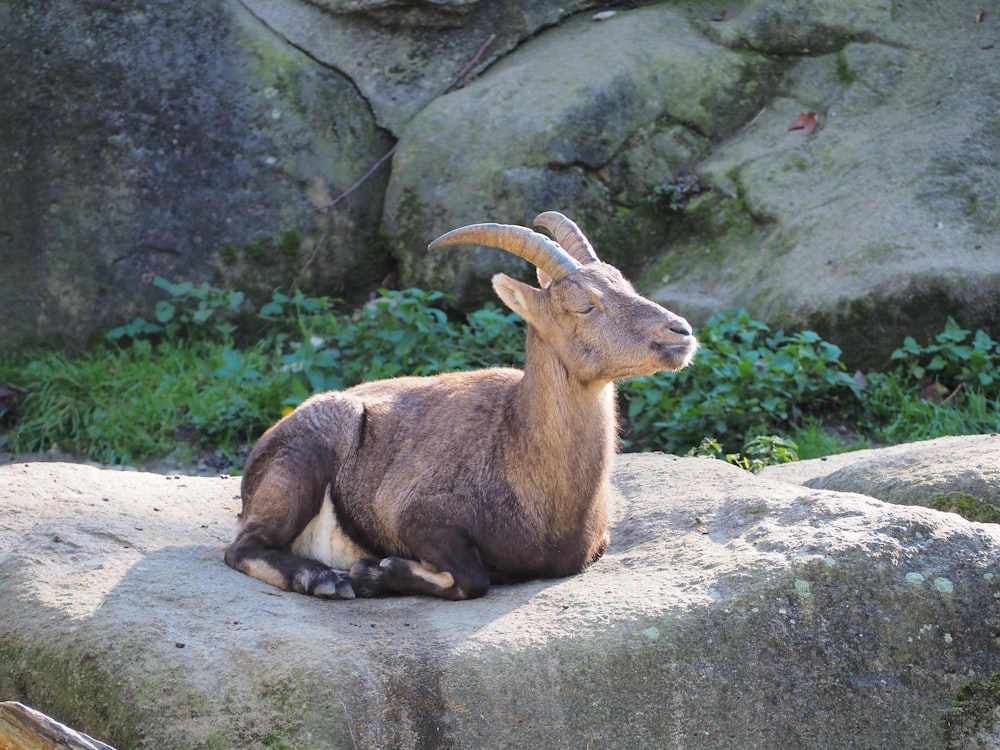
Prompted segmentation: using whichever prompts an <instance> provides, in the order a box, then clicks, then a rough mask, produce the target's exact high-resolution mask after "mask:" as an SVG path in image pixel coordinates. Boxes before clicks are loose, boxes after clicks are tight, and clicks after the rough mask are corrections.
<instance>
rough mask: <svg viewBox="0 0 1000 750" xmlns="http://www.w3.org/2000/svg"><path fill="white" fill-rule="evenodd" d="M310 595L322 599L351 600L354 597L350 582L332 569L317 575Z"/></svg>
mask: <svg viewBox="0 0 1000 750" xmlns="http://www.w3.org/2000/svg"><path fill="white" fill-rule="evenodd" d="M310 593H312V595H313V596H318V597H320V598H322V599H353V598H354V597H355V596H356V594H355V592H354V586H353V585H352V584H351V580H350V579H349V578H348V577H347V576H345V575H343V574H342V573H339V572H338V571H336V570H333V569H330V570H326V571H324V572H323V573H321V574H320V575H319V577H318V579H317V580H316V585H315V586H314V587H313V590H312V591H311V592H310Z"/></svg>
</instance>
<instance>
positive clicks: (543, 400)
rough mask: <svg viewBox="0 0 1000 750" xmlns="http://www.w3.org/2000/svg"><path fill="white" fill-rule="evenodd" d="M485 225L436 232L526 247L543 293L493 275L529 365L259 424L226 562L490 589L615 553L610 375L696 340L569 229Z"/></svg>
mask: <svg viewBox="0 0 1000 750" xmlns="http://www.w3.org/2000/svg"><path fill="white" fill-rule="evenodd" d="M535 224H536V225H537V226H543V227H545V228H546V229H548V230H549V231H550V232H551V233H552V234H553V236H554V237H555V238H556V240H557V241H558V244H557V242H553V241H552V240H551V239H549V238H548V237H546V236H544V235H542V234H540V233H537V232H534V231H532V230H530V229H527V228H525V227H518V226H511V225H497V224H477V225H472V226H468V227H463V228H461V229H456V230H454V231H452V232H448V233H447V234H445V235H442V236H441V237H439V238H438V239H436V240H434V242H432V243H431V244H430V249H431V250H434V249H437V248H440V247H444V246H446V245H457V244H465V243H472V244H481V245H489V246H492V247H498V248H501V249H504V250H507V251H508V252H511V253H514V254H515V255H519V256H521V257H523V258H525V259H526V260H528V261H530V262H531V263H533V264H534V265H535V266H536V267H537V269H538V279H539V283H540V284H541V288H540V289H539V288H535V287H533V286H530V285H528V284H525V283H522V282H520V281H516V280H514V279H512V278H510V277H508V276H506V275H504V274H497V275H496V276H494V277H493V288H494V289H495V290H496V293H497V294H498V295H499V296H500V298H501V299H502V300H503V301H504V303H506V304H507V306H508V307H510V309H512V310H513V311H514V312H516V313H517V314H518V315H520V316H521V317H522V318H524V320H526V321H527V323H528V333H527V341H526V352H525V354H526V356H525V367H524V371H523V372H522V371H520V370H513V369H503V368H497V369H487V370H479V371H475V372H457V373H451V374H446V375H438V376H435V377H425V378H414V377H405V378H397V379H393V380H382V381H376V382H372V383H365V384H362V385H358V386H355V387H353V388H350V389H348V390H345V391H341V392H329V393H322V394H319V395H317V396H313V397H312V398H310V399H309V400H307V401H306V402H304V403H303V404H302V405H301V406H299V407H298V408H297V409H296V410H295V411H294V412H292V413H291V414H289V415H288V416H286V417H285V418H284V419H282V420H281V421H280V422H278V423H277V424H275V425H274V426H273V427H271V429H269V430H268V431H267V432H266V433H264V435H263V436H262V437H261V439H260V441H259V442H258V443H257V445H256V446H255V447H254V449H253V452H252V453H251V454H250V457H249V459H248V460H247V464H246V470H245V473H244V476H243V484H242V495H243V513H242V515H241V518H240V521H239V527H238V530H237V534H236V538H235V540H234V541H233V543H232V544H231V545H230V546H229V547H228V549H227V551H226V556H225V559H226V563H228V564H229V565H230V566H232V567H233V568H236V569H237V570H241V571H243V572H244V573H247V574H248V575H251V576H254V577H255V578H259V579H260V580H262V581H265V582H267V583H270V584H273V585H275V586H277V587H279V588H282V589H285V590H294V591H299V592H302V593H305V594H312V595H314V596H321V597H332V598H353V597H354V596H355V595H360V596H377V595H379V594H384V593H395V594H430V595H433V596H440V597H444V598H447V599H468V598H473V597H478V596H482V595H483V594H485V593H486V591H487V590H488V589H489V587H490V583H491V582H497V583H509V582H515V581H524V580H528V579H533V578H556V577H561V576H566V575H570V574H572V573H577V572H579V571H581V570H582V569H583V568H585V567H586V566H587V565H589V564H590V563H592V562H593V561H594V560H596V559H598V558H599V557H600V556H601V555H602V554H603V553H604V551H605V549H607V546H608V542H609V535H608V513H609V508H608V492H609V488H610V471H611V464H612V460H613V457H614V453H615V443H616V430H617V424H616V408H615V391H614V385H613V381H615V380H618V379H621V378H627V377H634V376H639V375H649V374H652V373H654V372H657V371H660V370H677V369H680V368H682V367H684V366H686V365H687V364H688V363H689V362H690V360H691V358H692V357H693V356H694V353H695V350H696V349H697V346H698V344H697V341H696V339H695V337H694V336H693V335H692V333H691V327H690V326H689V325H688V323H687V321H685V320H684V319H683V318H681V317H678V316H677V315H674V314H673V313H671V312H669V311H668V310H665V309H664V308H662V307H660V306H659V305H657V304H655V303H653V302H650V301H649V300H647V299H644V298H643V297H641V296H639V295H638V294H637V293H636V292H635V290H634V289H633V288H632V286H631V285H630V284H629V283H628V282H627V281H626V280H625V279H624V277H623V276H622V275H621V273H620V272H619V271H618V270H617V269H616V268H614V267H613V266H610V265H608V264H606V263H603V262H601V261H599V260H598V259H597V256H596V255H595V254H594V251H593V249H592V248H591V246H590V243H589V242H588V241H587V238H586V237H585V236H584V235H583V233H582V232H581V231H580V230H579V228H577V226H576V224H574V223H573V222H572V221H570V220H569V219H567V218H566V217H565V216H563V215H562V214H559V213H556V212H552V211H550V212H546V213H544V214H541V215H540V216H539V217H537V218H536V219H535Z"/></svg>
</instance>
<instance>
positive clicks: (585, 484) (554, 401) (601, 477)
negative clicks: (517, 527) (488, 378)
mask: <svg viewBox="0 0 1000 750" xmlns="http://www.w3.org/2000/svg"><path fill="white" fill-rule="evenodd" d="M614 398H615V397H614V386H613V385H612V384H611V383H607V382H600V383H581V382H579V381H578V380H577V379H575V378H574V377H573V376H572V375H571V374H570V373H569V372H568V371H567V369H566V367H565V366H564V365H563V363H562V362H561V361H560V360H559V358H558V356H557V355H556V353H555V351H554V350H553V349H552V347H551V346H549V345H548V344H547V343H546V342H545V341H544V340H543V339H542V338H541V336H539V334H538V333H537V332H536V331H535V330H534V329H532V328H531V327H529V330H528V336H527V342H526V350H525V368H524V377H523V378H522V380H521V382H520V384H519V386H518V388H517V389H516V393H515V396H514V409H515V411H516V413H517V417H518V418H517V420H516V424H517V425H518V429H517V433H519V434H517V435H516V436H515V437H514V439H515V440H516V441H517V443H518V445H519V449H518V453H519V454H520V455H519V460H520V461H522V462H525V463H524V464H522V465H527V466H530V467H531V473H535V472H537V473H538V474H539V475H542V474H544V477H539V478H540V479H542V480H543V481H544V486H546V487H548V488H549V490H550V494H551V495H552V497H551V500H552V501H553V502H559V503H565V502H567V501H569V502H571V503H573V502H576V503H584V504H586V503H590V502H594V501H596V500H599V499H600V497H602V495H603V490H604V485H605V484H606V482H607V478H608V472H609V471H610V464H611V460H612V458H613V455H614V450H615V435H616V429H617V426H616V415H615V400H614ZM567 510H569V509H568V508H567Z"/></svg>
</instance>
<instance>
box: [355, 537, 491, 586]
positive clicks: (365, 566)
mask: <svg viewBox="0 0 1000 750" xmlns="http://www.w3.org/2000/svg"><path fill="white" fill-rule="evenodd" d="M411 535H412V536H417V537H419V538H422V540H423V541H424V542H425V543H424V544H422V545H419V547H422V548H423V549H424V550H426V554H425V555H421V560H419V561H418V560H412V559H409V558H405V557H386V558H383V559H382V560H371V559H368V560H362V561H360V562H357V563H355V564H354V566H353V567H352V568H351V581H352V582H353V584H354V589H355V591H356V592H357V594H358V595H359V596H379V595H381V594H426V595H428V596H438V597H441V598H443V599H452V600H459V599H476V598H478V597H480V596H483V595H484V594H485V593H486V592H487V591H489V588H490V576H489V574H488V573H487V572H486V568H485V567H484V566H483V561H482V559H481V558H480V556H479V550H477V549H476V547H475V545H474V544H473V543H472V542H471V541H470V540H469V539H468V537H467V536H466V534H465V533H464V532H462V531H460V530H456V529H447V528H438V529H431V530H426V531H425V532H424V533H418V534H412V532H411Z"/></svg>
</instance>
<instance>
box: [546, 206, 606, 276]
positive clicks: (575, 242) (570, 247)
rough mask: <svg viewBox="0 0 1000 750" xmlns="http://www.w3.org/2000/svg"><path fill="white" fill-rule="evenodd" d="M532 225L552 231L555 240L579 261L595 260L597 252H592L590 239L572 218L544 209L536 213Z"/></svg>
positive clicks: (588, 261) (585, 262) (591, 261)
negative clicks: (544, 210)
mask: <svg viewBox="0 0 1000 750" xmlns="http://www.w3.org/2000/svg"><path fill="white" fill-rule="evenodd" d="M532 225H533V226H536V227H545V228H546V229H548V230H549V231H550V232H552V236H553V237H555V238H556V242H558V243H559V244H560V245H562V247H563V248H564V249H565V250H566V252H568V253H569V254H570V255H572V256H573V257H574V258H576V259H577V260H578V261H580V263H583V264H587V263H593V262H594V261H596V260H597V253H595V252H594V247H593V245H591V244H590V240H588V239H587V236H586V235H585V234H584V233H583V232H582V231H581V230H580V227H578V226H577V225H576V223H575V222H574V221H573V220H572V219H569V218H567V217H565V216H563V215H562V214H561V213H559V212H558V211H546V212H545V213H542V214H538V216H536V217H535V220H534V221H533V222H532Z"/></svg>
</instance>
